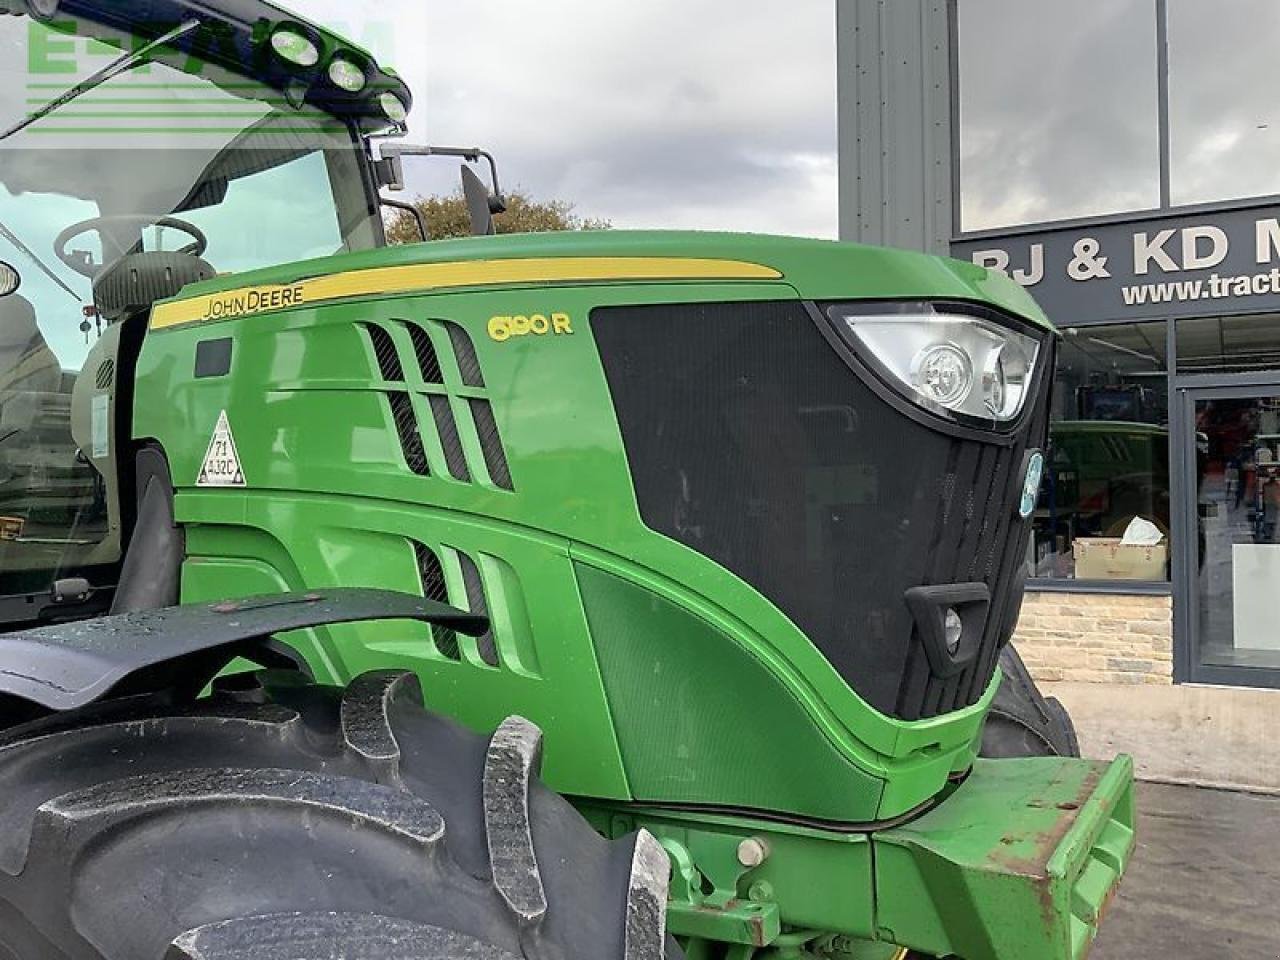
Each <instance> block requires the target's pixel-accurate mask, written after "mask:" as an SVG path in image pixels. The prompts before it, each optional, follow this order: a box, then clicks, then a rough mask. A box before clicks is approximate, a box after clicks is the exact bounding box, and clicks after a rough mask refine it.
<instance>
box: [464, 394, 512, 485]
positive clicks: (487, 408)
mask: <svg viewBox="0 0 1280 960" xmlns="http://www.w3.org/2000/svg"><path fill="white" fill-rule="evenodd" d="M467 403H468V404H469V405H470V407H471V418H472V419H473V420H474V421H475V424H476V435H477V436H478V437H479V438H480V449H481V451H482V452H483V453H484V463H485V466H486V467H488V469H489V479H490V480H492V481H493V485H494V486H495V487H501V488H502V489H503V490H514V489H515V486H514V484H512V482H511V467H510V466H509V465H508V463H507V454H506V452H505V451H504V450H503V449H502V436H501V435H500V434H499V433H498V421H497V420H495V419H494V416H493V406H492V405H491V404H490V403H489V401H488V400H477V399H475V398H474V397H473V398H470V399H468V400H467Z"/></svg>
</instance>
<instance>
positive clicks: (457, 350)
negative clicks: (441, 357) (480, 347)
mask: <svg viewBox="0 0 1280 960" xmlns="http://www.w3.org/2000/svg"><path fill="white" fill-rule="evenodd" d="M443 322H444V326H445V329H446V330H448V331H449V342H450V343H451V344H453V355H454V356H455V357H456V358H457V360H458V372H459V373H461V374H462V382H463V383H464V384H465V385H466V386H468V387H483V386H484V375H483V374H482V373H481V372H480V358H479V357H477V356H476V345H475V344H474V343H472V342H471V337H470V335H469V334H468V333H467V331H465V330H463V329H462V327H460V326H458V325H457V324H456V323H453V322H451V321H449V320H445V321H443Z"/></svg>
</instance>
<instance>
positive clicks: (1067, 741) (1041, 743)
mask: <svg viewBox="0 0 1280 960" xmlns="http://www.w3.org/2000/svg"><path fill="white" fill-rule="evenodd" d="M1000 669H1001V671H1002V672H1003V673H1004V679H1003V680H1002V681H1001V683H1000V689H999V690H997V691H996V696H995V700H994V701H993V702H992V704H991V710H990V711H989V712H988V713H987V724H986V727H985V728H984V729H983V732H982V755H983V756H984V757H987V758H989V759H993V760H1001V759H1010V758H1014V757H1078V756H1080V741H1079V740H1078V739H1077V737H1076V728H1075V724H1074V723H1073V722H1072V721H1071V715H1070V714H1069V713H1067V708H1066V707H1064V706H1063V705H1062V703H1061V702H1060V701H1059V700H1058V699H1057V698H1056V697H1046V696H1044V694H1042V693H1041V692H1040V688H1039V687H1037V686H1036V682H1035V680H1034V679H1033V678H1032V676H1031V672H1030V671H1029V670H1028V669H1027V666H1026V664H1025V663H1023V662H1022V657H1020V656H1018V651H1017V650H1015V649H1014V648H1013V644H1011V643H1010V644H1006V645H1005V647H1004V649H1002V650H1001V651H1000Z"/></svg>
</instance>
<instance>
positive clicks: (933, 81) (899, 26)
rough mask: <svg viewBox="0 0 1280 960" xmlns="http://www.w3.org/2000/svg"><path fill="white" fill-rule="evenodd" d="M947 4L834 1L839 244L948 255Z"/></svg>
mask: <svg viewBox="0 0 1280 960" xmlns="http://www.w3.org/2000/svg"><path fill="white" fill-rule="evenodd" d="M951 7H952V3H950V2H948V0H836V37H837V73H838V77H837V96H838V103H839V150H840V161H839V162H840V172H839V184H840V237H841V239H842V240H856V241H860V242H863V243H874V244H881V245H886V246H893V247H904V248H907V249H913V250H925V251H929V252H931V253H942V254H945V253H947V252H948V249H949V247H950V243H951V237H952V231H953V220H954V217H955V212H954V211H955V207H956V205H955V202H954V198H955V196H956V194H957V187H956V184H955V181H956V179H957V177H956V157H957V156H958V154H957V152H956V151H955V150H953V148H952V136H953V131H954V129H955V128H956V126H957V125H956V124H955V122H954V119H955V118H954V115H953V105H952V97H951V90H952V77H953V72H954V71H953V65H952V51H953V49H954V44H953V43H952V29H953V28H952V23H953V18H952V16H951V12H952V11H951Z"/></svg>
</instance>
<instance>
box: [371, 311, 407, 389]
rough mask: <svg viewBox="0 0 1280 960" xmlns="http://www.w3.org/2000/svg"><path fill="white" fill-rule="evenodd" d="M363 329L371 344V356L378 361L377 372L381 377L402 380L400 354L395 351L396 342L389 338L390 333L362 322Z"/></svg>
mask: <svg viewBox="0 0 1280 960" xmlns="http://www.w3.org/2000/svg"><path fill="white" fill-rule="evenodd" d="M364 329H365V332H366V333H367V334H369V340H370V342H371V343H372V344H373V356H374V358H375V359H376V360H377V361H378V372H379V373H381V374H382V379H383V380H389V381H392V382H394V383H400V382H402V381H403V380H404V367H402V366H401V365H400V356H399V354H397V353H396V344H395V341H394V340H392V339H391V334H389V333H387V331H385V330H383V329H382V328H381V327H378V326H374V325H373V324H371V323H366V324H364Z"/></svg>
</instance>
